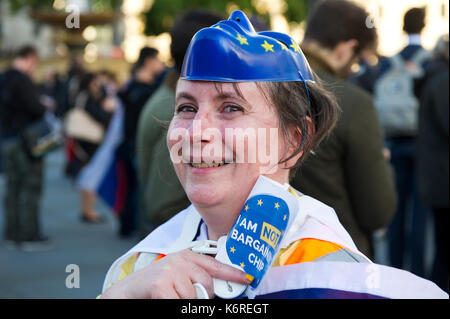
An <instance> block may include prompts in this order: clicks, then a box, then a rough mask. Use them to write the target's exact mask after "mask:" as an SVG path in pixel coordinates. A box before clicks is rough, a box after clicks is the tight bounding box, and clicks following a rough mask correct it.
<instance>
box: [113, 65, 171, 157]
mask: <svg viewBox="0 0 450 319" xmlns="http://www.w3.org/2000/svg"><path fill="white" fill-rule="evenodd" d="M164 74H165V72H163V73H161V74H160V75H158V76H157V77H156V79H155V82H154V83H152V84H147V83H142V82H138V81H136V80H132V81H131V82H130V83H129V84H128V86H127V88H126V89H125V90H124V91H122V92H120V94H119V97H120V99H121V100H122V102H123V104H124V107H125V117H124V139H125V141H126V142H127V143H129V144H131V145H132V146H133V147H132V148H133V152H134V144H135V140H136V132H137V125H138V120H139V117H140V115H141V111H142V109H143V108H144V105H145V103H146V102H147V101H148V99H149V98H150V97H151V96H152V94H153V93H154V92H155V90H156V89H157V88H158V87H159V86H160V85H161V82H162V79H163V77H164Z"/></svg>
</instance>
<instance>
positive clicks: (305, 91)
mask: <svg viewBox="0 0 450 319" xmlns="http://www.w3.org/2000/svg"><path fill="white" fill-rule="evenodd" d="M315 78H316V79H315V82H311V81H307V82H258V83H257V85H258V87H259V88H260V89H261V90H262V91H263V93H264V95H265V96H266V97H267V98H268V99H269V100H270V102H271V103H272V104H273V105H274V107H275V108H276V110H277V114H278V117H279V121H280V128H281V130H282V133H283V135H284V137H285V139H286V141H287V142H289V143H291V145H292V146H293V148H294V149H295V151H294V152H293V153H292V154H290V155H288V157H286V158H285V159H283V160H282V161H281V162H280V163H284V162H286V161H288V160H289V159H291V158H292V157H294V156H296V155H298V154H299V153H301V152H303V154H302V156H301V157H300V159H299V160H298V161H297V163H296V164H295V165H294V166H292V167H290V169H291V174H290V175H291V176H292V175H293V173H294V172H295V170H296V168H298V167H299V166H300V165H301V163H303V161H304V160H305V159H306V157H307V156H308V154H309V153H310V152H311V151H312V150H313V149H314V148H315V147H316V146H317V145H318V144H319V143H320V141H321V140H322V139H323V138H324V137H325V136H326V135H327V134H328V133H330V131H331V130H332V129H333V128H334V126H335V124H336V122H337V119H338V114H339V111H340V109H339V106H338V103H337V101H336V99H335V97H334V95H333V94H332V93H331V92H329V91H327V90H326V89H325V88H324V86H323V85H322V82H321V81H320V79H319V78H317V76H316V77H315ZM292 128H298V130H299V133H300V134H299V139H294V140H292V135H290V133H289V132H292V131H291V129H292Z"/></svg>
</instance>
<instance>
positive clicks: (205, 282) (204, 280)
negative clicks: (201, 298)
mask: <svg viewBox="0 0 450 319" xmlns="http://www.w3.org/2000/svg"><path fill="white" fill-rule="evenodd" d="M191 281H192V283H193V284H195V283H199V284H201V285H202V286H203V287H204V288H205V289H206V292H207V293H208V296H209V298H213V297H214V284H213V279H212V277H211V275H210V274H209V273H208V272H207V271H206V270H204V269H203V268H201V267H199V266H197V265H196V264H193V267H192V273H191Z"/></svg>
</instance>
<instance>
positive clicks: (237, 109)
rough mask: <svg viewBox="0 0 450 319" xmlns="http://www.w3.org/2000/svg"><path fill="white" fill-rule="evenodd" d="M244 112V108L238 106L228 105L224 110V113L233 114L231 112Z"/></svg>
mask: <svg viewBox="0 0 450 319" xmlns="http://www.w3.org/2000/svg"><path fill="white" fill-rule="evenodd" d="M240 111H243V108H242V107H240V106H238V105H227V106H225V107H224V108H223V112H225V113H231V112H240Z"/></svg>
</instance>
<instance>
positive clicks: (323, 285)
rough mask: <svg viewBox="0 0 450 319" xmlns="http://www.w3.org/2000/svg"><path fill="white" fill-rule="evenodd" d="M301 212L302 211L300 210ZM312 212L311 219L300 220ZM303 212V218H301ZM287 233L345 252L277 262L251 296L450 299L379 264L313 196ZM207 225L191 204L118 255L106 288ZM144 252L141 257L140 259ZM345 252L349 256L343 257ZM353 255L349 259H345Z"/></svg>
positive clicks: (303, 201)
mask: <svg viewBox="0 0 450 319" xmlns="http://www.w3.org/2000/svg"><path fill="white" fill-rule="evenodd" d="M300 212H301V213H300ZM303 214H306V215H307V216H306V221H305V222H304V223H303V222H302V223H296V222H295V221H297V219H299V220H300V219H301V218H302V217H301V216H302V215H303ZM298 216H300V217H298ZM297 217H298V218H296V220H295V221H294V223H293V225H292V226H291V227H290V229H289V231H288V232H287V234H286V236H285V238H284V239H283V242H282V244H281V246H282V247H285V248H288V247H290V245H291V244H292V243H294V242H296V241H299V240H311V239H313V240H320V241H327V242H332V243H335V244H338V245H342V246H343V247H345V249H341V250H340V252H341V254H339V253H331V254H328V255H325V256H323V257H322V258H317V259H315V260H313V261H307V262H299V263H295V264H284V265H278V266H276V265H273V266H272V267H271V268H270V269H269V270H268V272H267V273H266V275H265V277H264V278H263V279H262V281H261V284H260V285H259V286H258V288H257V289H256V290H255V291H253V292H252V293H251V294H249V293H247V295H246V297H248V298H272V299H276V298H282V299H290V298H295V299H297V298H303V299H316V298H321V299H326V298H329V299H340V298H346V299H347V298H352V299H361V298H365V299H366V298H372V299H384V298H396V299H425V298H431V299H436V298H448V294H446V293H445V292H444V291H442V290H441V289H440V288H439V287H438V286H437V285H435V284H434V283H433V282H431V281H428V280H425V279H423V278H420V277H418V276H416V275H414V274H412V273H410V272H408V271H404V270H400V269H396V268H392V267H388V266H383V265H378V264H374V263H372V262H370V260H368V259H367V258H366V257H365V256H363V255H362V254H361V253H359V252H358V251H357V249H356V247H355V246H354V243H353V241H352V240H351V238H350V236H349V235H348V233H347V232H346V231H345V229H344V228H343V227H342V225H340V223H339V221H338V219H337V216H336V214H335V212H334V210H333V209H332V208H330V207H328V206H326V205H324V204H323V203H320V202H319V201H317V200H314V199H312V198H311V197H309V196H304V195H303V196H300V198H299V214H297ZM201 224H202V221H201V216H200V214H199V213H198V211H197V210H196V208H195V207H194V206H193V205H191V206H189V207H188V208H186V209H185V210H183V211H182V212H180V213H178V214H177V215H175V216H174V217H172V218H171V219H170V220H169V221H168V222H166V223H165V224H163V225H161V226H160V227H158V228H157V229H155V230H154V231H153V232H152V233H151V234H150V235H148V236H147V237H146V238H145V239H144V240H142V241H141V242H140V243H138V244H137V245H136V246H135V247H133V248H132V249H130V250H129V251H128V252H127V253H125V254H124V255H123V256H122V257H120V258H119V259H117V260H116V261H115V262H114V263H113V265H112V266H111V267H110V269H109V271H108V273H107V275H106V278H105V282H104V285H103V292H104V291H105V290H106V289H107V288H108V287H109V286H110V285H112V284H114V283H115V282H117V281H118V280H121V279H123V278H124V277H126V276H127V275H129V274H130V273H131V272H133V271H134V270H137V269H138V268H139V269H140V268H141V267H142V266H143V265H139V267H137V266H138V264H139V258H141V256H140V254H141V255H143V257H146V258H145V259H147V261H148V262H147V264H148V263H151V262H154V261H156V260H157V259H158V258H160V257H161V254H162V255H167V254H170V253H173V252H176V251H179V250H182V249H185V248H187V247H190V246H191V244H192V241H194V240H199V238H196V237H195V236H196V234H197V233H198V229H199V228H200V225H201ZM352 252H353V256H357V255H358V254H361V257H362V258H360V260H359V261H356V262H349V261H348V260H350V259H353V258H350V259H349V258H347V257H348V256H347V255H348V254H349V253H352ZM138 256H139V257H138ZM343 256H344V258H342V257H343ZM345 256H347V257H345Z"/></svg>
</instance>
